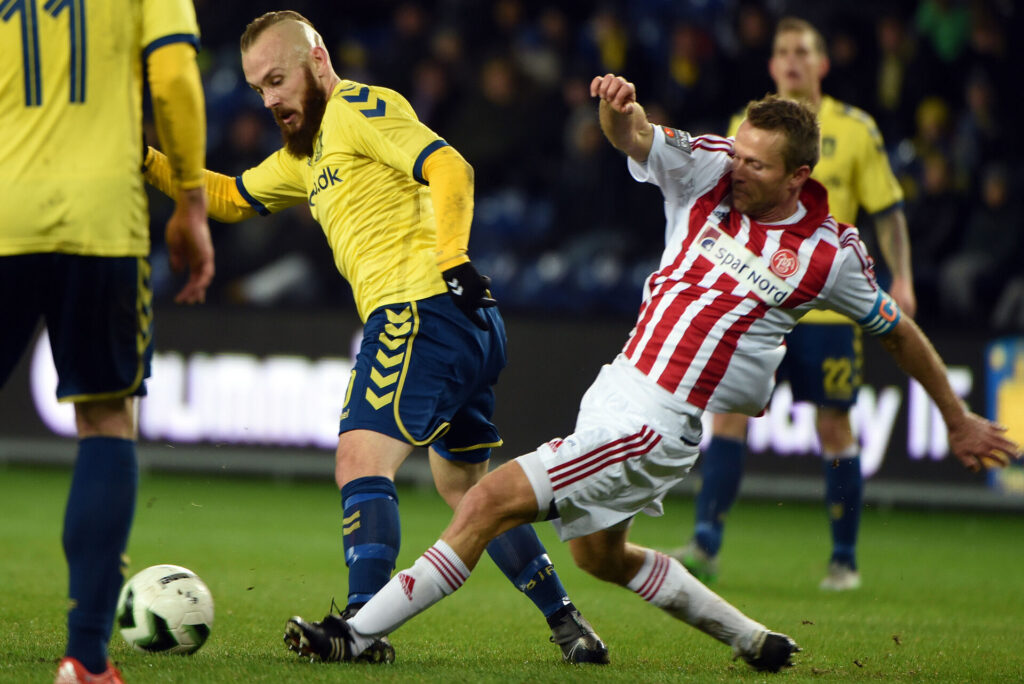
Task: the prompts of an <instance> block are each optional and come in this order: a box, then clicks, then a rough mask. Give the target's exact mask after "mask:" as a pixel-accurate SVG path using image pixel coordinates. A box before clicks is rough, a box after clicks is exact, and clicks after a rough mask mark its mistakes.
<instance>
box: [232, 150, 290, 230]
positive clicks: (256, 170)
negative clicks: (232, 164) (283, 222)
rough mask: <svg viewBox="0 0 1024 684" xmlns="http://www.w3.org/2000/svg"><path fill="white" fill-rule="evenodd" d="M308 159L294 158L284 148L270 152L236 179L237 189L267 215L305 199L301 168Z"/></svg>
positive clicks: (256, 208)
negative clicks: (270, 153) (257, 164)
mask: <svg viewBox="0 0 1024 684" xmlns="http://www.w3.org/2000/svg"><path fill="white" fill-rule="evenodd" d="M305 165H306V160H304V159H299V158H297V157H293V156H292V155H291V154H289V153H288V152H287V151H285V149H284V148H281V149H280V150H278V151H277V152H275V153H274V154H272V155H270V156H269V157H267V158H266V159H264V160H263V161H262V162H260V164H259V166H255V167H253V168H251V169H248V170H247V171H245V172H243V173H242V175H240V176H238V177H237V178H236V179H235V185H236V187H237V188H238V192H239V193H240V194H241V195H242V197H244V198H245V200H246V201H247V202H248V203H249V206H251V207H252V208H253V209H255V210H256V211H257V212H258V213H259V214H260V215H262V216H266V215H268V214H272V213H274V212H276V211H281V210H282V209H287V208H288V207H294V206H295V205H297V204H301V203H302V202H303V201H304V200H305V199H306V181H305V177H304V175H303V171H302V167H303V166H305Z"/></svg>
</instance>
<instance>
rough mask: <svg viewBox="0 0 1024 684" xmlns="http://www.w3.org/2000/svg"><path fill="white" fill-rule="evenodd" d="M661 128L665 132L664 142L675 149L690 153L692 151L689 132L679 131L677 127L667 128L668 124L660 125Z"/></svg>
mask: <svg viewBox="0 0 1024 684" xmlns="http://www.w3.org/2000/svg"><path fill="white" fill-rule="evenodd" d="M661 130H662V132H663V133H664V134H665V142H666V143H667V144H669V145H671V146H672V147H674V148H676V149H677V150H682V151H683V152H685V153H686V154H691V153H692V152H693V146H692V144H691V143H690V134H689V133H687V132H686V131H681V130H679V129H678V128H669V127H668V126H662V127H661Z"/></svg>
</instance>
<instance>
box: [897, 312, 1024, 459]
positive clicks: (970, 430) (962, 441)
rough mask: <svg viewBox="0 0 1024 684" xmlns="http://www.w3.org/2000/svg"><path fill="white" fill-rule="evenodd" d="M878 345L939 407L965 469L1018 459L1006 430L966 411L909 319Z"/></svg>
mask: <svg viewBox="0 0 1024 684" xmlns="http://www.w3.org/2000/svg"><path fill="white" fill-rule="evenodd" d="M881 342H882V346H884V347H885V349H886V351H888V352H889V353H890V354H891V355H892V357H893V358H894V359H895V360H896V363H898V364H899V365H900V368H902V369H903V370H904V371H906V372H907V373H908V374H909V375H910V376H911V377H913V378H914V379H915V380H917V381H918V382H920V383H921V386H922V387H924V389H925V391H926V392H928V396H930V397H931V398H932V400H933V401H934V402H935V404H936V406H938V409H939V412H940V413H941V414H942V419H943V420H944V421H945V423H946V428H947V429H948V431H949V446H950V450H951V451H952V452H953V454H954V455H955V456H956V457H957V459H958V460H959V461H960V462H961V463H962V464H963V465H964V467H966V468H967V469H969V470H973V471H977V470H980V469H981V468H983V467H993V466H1002V465H1007V464H1008V463H1009V461H1010V460H1011V459H1019V458H1020V457H1021V453H1020V446H1019V445H1017V444H1015V443H1014V442H1012V441H1010V440H1009V439H1007V438H1006V437H1005V435H1004V433H1005V432H1006V428H1005V427H1003V426H1001V425H997V424H995V423H992V422H990V421H988V420H985V419H984V418H982V417H981V416H978V415H975V414H973V413H971V412H970V411H968V410H967V408H966V407H965V406H964V404H963V402H961V401H960V399H959V397H957V396H956V394H955V393H954V392H953V388H952V387H951V386H950V384H949V380H948V379H947V377H946V366H945V364H943V363H942V359H940V358H939V355H938V353H936V351H935V348H934V347H932V344H931V342H929V341H928V338H927V337H925V335H924V333H922V332H921V329H920V328H918V327H917V324H916V323H914V321H913V320H912V319H911V318H909V317H907V316H904V317H901V318H900V321H899V323H897V324H896V327H895V328H893V329H892V331H891V332H890V333H889V334H888V335H885V336H884V337H882V338H881Z"/></svg>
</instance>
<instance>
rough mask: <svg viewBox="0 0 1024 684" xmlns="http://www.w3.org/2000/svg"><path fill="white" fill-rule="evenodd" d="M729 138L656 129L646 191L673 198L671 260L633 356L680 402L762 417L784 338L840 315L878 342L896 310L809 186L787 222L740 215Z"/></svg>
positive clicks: (637, 169) (646, 308)
mask: <svg viewBox="0 0 1024 684" xmlns="http://www.w3.org/2000/svg"><path fill="white" fill-rule="evenodd" d="M732 145H733V141H732V139H731V138H722V137H718V136H713V135H706V136H700V137H690V136H689V135H688V134H687V133H685V132H683V131H679V130H676V129H672V128H666V127H662V126H654V142H653V143H652V146H651V152H650V156H649V157H648V159H647V161H646V162H645V163H644V164H639V163H637V162H636V161H635V160H633V159H630V160H629V170H630V173H631V174H632V175H633V177H634V178H635V179H636V180H637V181H640V182H650V183H653V184H655V185H657V186H658V187H659V188H661V191H662V194H663V195H664V197H665V219H666V221H665V251H664V252H663V254H662V257H661V263H660V265H659V268H658V270H657V271H655V272H654V273H652V274H651V276H650V277H649V278H648V279H647V282H646V284H645V285H644V297H643V304H642V305H641V307H640V314H639V317H638V319H637V323H636V327H634V328H633V331H632V332H631V333H630V337H629V340H628V341H627V342H626V346H625V347H624V348H623V355H624V356H625V357H626V359H627V360H628V361H629V362H630V363H631V364H632V365H633V366H635V367H636V368H637V369H639V370H640V371H641V372H643V373H644V374H646V375H647V376H648V377H649V378H651V379H652V380H654V381H655V382H657V384H658V385H660V386H661V387H663V388H664V389H666V390H668V391H669V392H671V393H672V394H673V395H674V396H675V397H676V398H677V399H680V400H682V401H685V402H686V403H688V404H690V405H692V406H695V407H697V408H700V409H707V410H709V411H713V412H716V413H732V412H738V413H746V414H749V415H756V414H758V413H760V412H761V411H762V410H763V409H764V406H765V405H766V404H767V402H768V399H769V397H770V395H771V391H772V387H773V386H774V379H775V370H776V369H777V368H778V365H779V363H780V362H781V361H782V357H783V356H784V355H785V342H784V336H785V335H786V333H788V332H789V331H790V330H792V328H793V326H795V325H796V322H797V321H798V320H799V319H800V317H801V316H802V315H803V314H804V313H806V312H807V311H809V310H811V309H822V308H827V309H832V310H834V311H838V312H839V313H842V314H844V315H846V316H848V317H849V318H851V319H853V320H855V321H857V322H858V323H860V324H861V325H862V326H863V327H864V328H865V330H867V331H868V332H870V333H872V334H879V335H880V334H884V333H887V332H888V331H889V330H891V329H892V327H893V326H895V324H896V322H897V321H898V319H899V310H898V309H897V308H896V305H895V303H893V302H892V300H891V299H890V298H889V297H888V295H886V294H885V292H884V291H882V289H881V288H879V287H878V286H877V284H876V283H875V277H874V272H873V269H872V261H871V258H870V257H869V256H868V254H867V250H866V249H865V248H864V245H863V243H862V242H861V240H860V234H859V233H858V232H857V229H856V228H855V227H853V226H848V225H844V224H839V223H837V222H836V221H835V220H834V219H833V218H832V217H831V216H830V215H829V211H828V197H827V193H826V191H825V188H824V187H823V186H821V185H820V184H819V183H818V182H816V181H814V180H808V181H807V182H806V184H805V185H804V187H803V190H802V191H801V194H800V203H799V209H798V211H797V213H796V214H794V216H792V217H790V219H788V220H786V221H784V222H781V223H778V224H764V223H758V222H757V221H752V220H751V219H750V218H749V217H748V216H745V215H743V214H741V213H739V212H736V211H733V209H732V193H731V180H732V173H731V168H732Z"/></svg>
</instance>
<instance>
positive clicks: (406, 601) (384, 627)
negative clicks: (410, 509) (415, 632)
mask: <svg viewBox="0 0 1024 684" xmlns="http://www.w3.org/2000/svg"><path fill="white" fill-rule="evenodd" d="M468 578H469V568H467V567H466V564H465V563H463V562H462V559H461V558H459V556H458V555H457V554H456V553H455V552H454V551H452V548H451V547H450V546H448V544H446V543H444V542H443V541H441V540H440V539H438V540H437V543H435V544H434V545H433V546H431V547H430V548H429V549H427V550H426V551H424V552H423V555H422V556H420V557H419V558H417V559H416V562H415V563H413V565H412V567H411V568H409V569H407V570H403V571H401V572H400V573H398V574H397V575H395V576H394V577H392V578H391V580H390V581H389V582H388V583H387V584H385V585H384V587H383V588H382V589H381V590H380V591H378V592H377V593H376V594H375V595H374V596H373V598H371V599H370V600H369V601H368V602H367V603H366V605H365V606H363V607H362V608H361V609H360V610H359V612H358V613H357V614H356V616H355V617H354V618H352V619H351V620H349V621H348V623H349V625H350V626H351V627H352V629H354V630H355V631H356V634H355V635H354V636H355V642H356V644H355V645H356V649H355V653H354V655H358V654H359V653H361V652H362V651H363V649H364V648H366V647H367V646H369V645H370V644H371V643H372V642H373V640H374V639H376V638H379V637H381V636H384V635H385V634H390V633H391V632H393V631H395V630H396V629H398V628H399V627H401V626H402V625H403V624H405V622H406V621H407V620H409V619H411V618H413V617H414V616H416V615H419V614H420V613H422V612H423V611H425V610H426V609H427V608H429V607H430V606H432V605H434V604H435V603H437V602H438V601H440V600H441V599H443V598H444V597H445V596H448V595H449V594H451V593H452V592H454V591H455V590H456V589H458V588H459V587H461V586H462V585H463V583H464V582H465V581H466V580H467V579H468Z"/></svg>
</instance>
